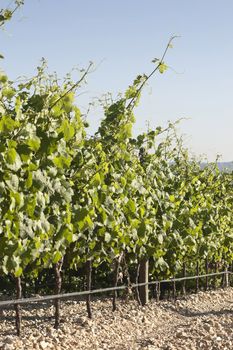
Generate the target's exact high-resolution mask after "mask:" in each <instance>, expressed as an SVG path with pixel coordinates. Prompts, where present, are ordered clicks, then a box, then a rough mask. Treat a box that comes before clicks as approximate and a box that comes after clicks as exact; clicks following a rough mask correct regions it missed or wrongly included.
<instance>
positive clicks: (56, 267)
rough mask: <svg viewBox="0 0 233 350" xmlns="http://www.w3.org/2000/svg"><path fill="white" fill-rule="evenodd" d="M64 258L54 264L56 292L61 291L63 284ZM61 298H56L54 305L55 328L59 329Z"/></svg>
mask: <svg viewBox="0 0 233 350" xmlns="http://www.w3.org/2000/svg"><path fill="white" fill-rule="evenodd" d="M62 264H63V259H61V260H60V261H58V262H57V263H56V264H55V265H54V271H55V294H60V293H61V286H62V277H61V269H62ZM60 304H61V301H60V299H56V300H55V301H54V307H55V324H54V328H55V329H58V327H59V325H60Z"/></svg>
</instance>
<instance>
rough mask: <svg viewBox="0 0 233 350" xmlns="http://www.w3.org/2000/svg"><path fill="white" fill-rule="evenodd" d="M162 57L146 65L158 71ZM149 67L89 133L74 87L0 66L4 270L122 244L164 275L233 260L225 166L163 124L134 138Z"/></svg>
mask: <svg viewBox="0 0 233 350" xmlns="http://www.w3.org/2000/svg"><path fill="white" fill-rule="evenodd" d="M4 16H6V17H7V16H9V14H8V15H7V14H6V13H5V12H4ZM4 18H5V17H4ZM169 45H170V43H169ZM162 61H163V60H161V61H160V60H154V63H156V64H157V66H156V67H157V68H155V69H154V71H153V72H155V71H156V70H157V71H159V72H160V73H164V72H165V71H166V69H167V68H168V67H167V65H166V64H165V63H164V62H162ZM153 72H152V73H153ZM84 76H85V73H84ZM84 76H83V77H84ZM150 76H151V74H150V75H145V74H143V75H139V76H137V77H136V79H135V80H134V82H133V84H132V85H130V86H129V88H128V89H127V90H126V92H125V94H124V95H122V96H121V97H120V98H119V99H117V100H116V101H113V102H111V103H109V104H108V103H106V104H104V106H103V107H104V118H103V120H102V121H101V124H100V126H99V129H98V132H97V133H96V135H95V136H94V137H88V136H87V134H86V132H85V126H86V121H85V120H83V118H82V114H81V112H80V110H79V108H78V107H77V106H76V105H75V98H74V97H75V88H79V84H77V83H76V84H74V83H73V82H72V81H71V80H70V79H66V80H65V81H64V83H62V84H61V85H59V84H58V79H57V77H56V76H51V75H48V74H47V73H46V64H45V62H44V61H43V62H42V64H41V66H40V67H38V72H37V75H36V76H35V77H34V78H32V79H30V80H28V81H26V82H25V83H21V84H16V83H13V82H11V81H10V80H9V79H8V77H7V76H6V75H5V74H4V73H1V74H0V87H1V90H0V159H1V162H0V195H1V196H0V203H1V205H0V271H1V273H4V274H13V275H14V276H15V277H19V276H21V275H22V274H26V273H28V274H32V275H33V276H35V275H36V274H38V273H39V271H40V270H41V269H43V268H47V267H51V266H52V265H53V264H55V263H57V262H59V261H60V260H62V259H63V258H64V257H65V258H66V261H68V263H69V266H70V267H75V266H80V265H83V264H85V262H86V261H87V260H89V259H91V260H92V262H93V265H94V266H95V267H98V266H99V265H100V264H103V263H104V264H106V266H111V264H112V262H113V260H114V259H116V258H117V257H119V255H120V254H122V253H124V255H125V256H126V257H127V261H128V263H129V264H135V263H137V262H138V261H139V260H140V259H141V258H145V257H146V258H149V259H150V261H152V262H153V264H152V267H151V269H152V272H153V273H154V272H156V273H158V272H162V273H163V274H165V275H166V276H171V275H173V274H174V272H177V271H179V269H181V266H182V265H183V263H184V262H190V263H191V262H192V261H194V260H200V259H201V258H202V257H208V258H209V259H210V260H214V261H220V260H224V261H226V262H231V261H232V257H233V227H232V222H233V220H232V209H233V181H232V180H233V178H232V174H230V173H220V172H219V171H218V169H217V167H216V165H215V164H210V165H208V166H206V167H205V168H202V167H201V166H200V164H199V163H198V162H197V161H195V160H193V159H190V158H189V155H188V152H187V150H185V149H184V147H183V146H182V143H181V140H180V139H179V138H178V137H177V135H176V133H175V125H172V124H171V123H170V124H169V125H168V127H167V128H165V129H162V128H161V127H160V126H158V127H157V128H156V129H155V130H148V131H147V132H144V133H142V134H140V135H138V136H137V137H136V138H134V137H133V134H132V128H133V125H134V122H135V116H134V113H133V108H134V107H135V106H136V105H137V104H138V103H139V101H140V94H141V90H142V88H143V86H144V84H145V83H146V82H147V80H148V78H149V77H150ZM83 77H81V79H80V81H82V78H83ZM165 131H166V133H165ZM164 134H165V135H166V137H164V136H163V135H164Z"/></svg>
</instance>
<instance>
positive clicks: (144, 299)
mask: <svg viewBox="0 0 233 350" xmlns="http://www.w3.org/2000/svg"><path fill="white" fill-rule="evenodd" d="M148 269H149V262H148V260H147V259H145V258H144V259H142V260H141V262H140V267H139V283H148ZM139 296H140V301H141V304H142V305H146V304H147V303H148V301H149V292H148V285H144V286H141V287H139Z"/></svg>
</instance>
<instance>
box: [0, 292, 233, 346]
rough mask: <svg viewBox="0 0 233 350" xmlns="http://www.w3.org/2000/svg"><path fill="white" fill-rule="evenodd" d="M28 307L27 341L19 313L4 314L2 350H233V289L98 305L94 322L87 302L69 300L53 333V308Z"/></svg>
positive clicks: (43, 305) (99, 302) (0, 325)
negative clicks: (114, 308) (18, 333)
mask: <svg viewBox="0 0 233 350" xmlns="http://www.w3.org/2000/svg"><path fill="white" fill-rule="evenodd" d="M34 307H35V308H34V309H33V308H32V306H30V305H27V306H24V307H23V311H22V315H23V327H22V336H21V338H18V337H17V336H16V335H15V325H14V312H13V311H12V310H5V311H3V315H2V316H1V320H0V349H2V350H3V349H4V350H13V349H17V350H20V349H25V350H30V349H37V350H47V349H48V350H49V349H54V350H61V349H69V350H73V349H82V350H105V349H111V350H134V349H135V350H136V349H137V350H139V349H140V350H141V349H143V350H145V349H147V350H156V349H163V350H175V349H179V350H184V349H187V350H194V349H202V350H221V349H222V350H223V349H224V350H230V349H232V350H233V288H227V289H224V290H218V291H209V292H200V293H199V294H197V295H194V294H193V295H189V296H187V297H185V298H183V299H179V300H177V301H175V302H174V301H161V302H159V303H156V302H155V301H151V302H150V303H149V304H148V305H147V306H146V307H142V306H138V304H137V303H136V302H134V301H128V302H127V303H126V302H123V301H122V300H118V310H117V311H115V312H114V313H113V312H112V310H111V307H112V305H111V300H96V301H93V302H92V308H93V320H89V319H88V318H87V316H86V308H85V302H83V301H82V302H77V301H63V302H62V309H61V314H62V323H61V326H60V329H59V330H55V329H54V328H53V322H54V319H53V312H54V308H53V305H52V302H51V303H47V304H46V303H40V304H37V305H36V304H34Z"/></svg>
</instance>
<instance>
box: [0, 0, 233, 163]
mask: <svg viewBox="0 0 233 350" xmlns="http://www.w3.org/2000/svg"><path fill="white" fill-rule="evenodd" d="M8 3H9V0H8V1H5V0H0V8H1V7H4V6H5V5H6V4H8ZM232 14H233V1H232V0H162V1H161V0H160V1H157V0H144V1H142V0H83V1H81V0H25V6H24V7H23V8H22V10H20V11H19V12H18V13H17V14H16V15H15V18H14V19H13V20H12V21H11V22H10V23H9V24H8V25H7V26H6V28H5V29H6V30H5V32H0V52H1V53H3V54H4V56H5V60H4V61H3V62H1V66H2V68H3V69H4V70H5V71H6V72H7V73H8V75H9V76H10V77H11V78H15V77H17V76H20V75H27V76H30V75H32V74H33V73H34V72H35V67H36V66H37V65H38V63H39V61H40V59H41V57H42V56H43V57H45V58H46V59H47V60H48V64H49V68H50V70H51V71H57V72H58V74H59V75H60V76H64V75H65V74H66V73H67V72H69V71H70V70H71V69H72V67H74V66H77V65H78V66H79V67H85V66H87V65H88V62H89V61H90V60H92V61H94V62H95V63H96V64H97V65H98V64H99V63H100V62H101V64H100V65H99V66H98V68H97V69H96V71H95V72H94V73H92V74H91V75H90V76H89V78H88V81H89V83H88V85H87V86H86V87H85V88H84V89H83V90H82V91H85V92H86V93H85V94H84V95H81V96H80V97H79V98H78V99H77V103H78V104H79V105H80V106H81V107H82V108H85V106H87V103H88V101H90V100H91V99H92V98H94V97H101V95H102V94H104V93H106V92H113V93H114V94H116V93H117V92H120V91H122V92H123V91H124V90H125V89H126V88H127V86H128V85H129V84H130V83H131V82H132V80H133V79H134V77H135V76H136V75H137V74H139V73H143V72H145V73H147V72H150V71H151V69H152V68H153V65H152V64H151V60H152V59H153V58H154V57H159V56H160V55H161V53H162V51H163V49H164V47H165V46H166V43H167V41H168V39H169V37H170V36H171V35H172V34H177V35H180V36H181V37H180V38H179V39H177V40H176V42H175V43H174V48H173V49H171V50H170V51H169V53H168V56H167V58H166V63H167V64H168V65H169V66H171V67H172V68H173V69H174V70H169V71H168V72H166V74H164V75H160V76H157V77H154V78H153V80H151V81H150V83H149V85H148V87H147V88H146V89H145V91H144V93H143V98H142V100H141V104H140V107H139V108H137V109H136V111H135V112H136V117H137V123H136V125H135V133H139V132H142V131H143V130H144V129H145V128H146V121H149V123H150V126H151V127H156V126H158V125H166V123H167V121H168V120H172V121H175V120H176V119H178V118H180V117H184V118H185V117H186V118H190V119H189V120H186V121H183V122H182V123H181V125H180V126H179V130H180V132H181V133H183V134H185V141H186V144H187V145H188V146H189V147H190V149H191V150H192V152H193V153H194V154H196V155H198V154H206V155H207V156H208V158H209V159H210V160H213V159H214V158H215V156H216V154H222V159H223V160H224V161H232V160H233V155H232V150H233V137H232V135H233V96H232V94H233V21H232ZM100 118H101V111H100V109H99V108H96V109H95V110H93V111H92V113H90V116H89V122H90V124H91V125H92V127H91V131H93V130H95V129H96V128H97V126H98V122H99V120H100ZM91 131H90V132H91Z"/></svg>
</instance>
